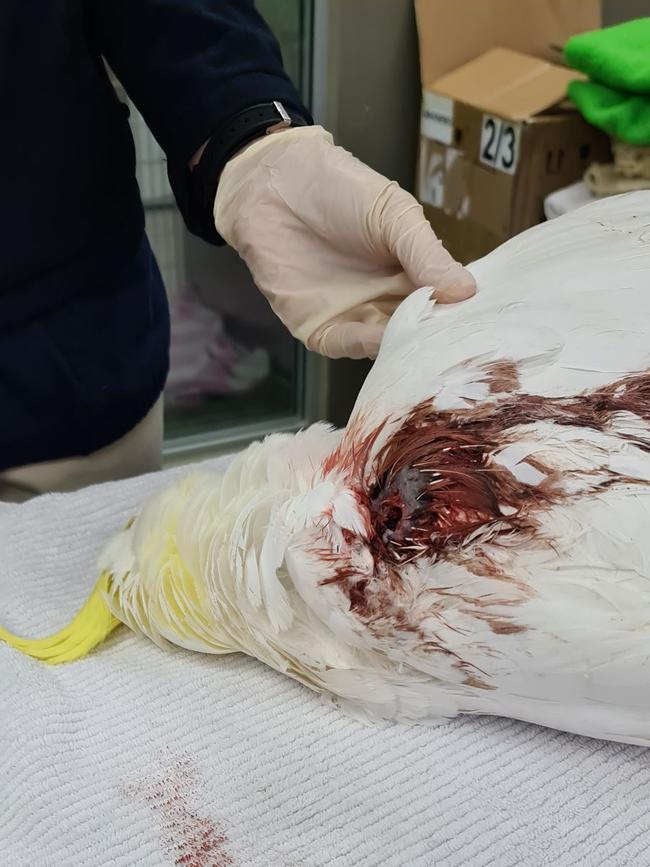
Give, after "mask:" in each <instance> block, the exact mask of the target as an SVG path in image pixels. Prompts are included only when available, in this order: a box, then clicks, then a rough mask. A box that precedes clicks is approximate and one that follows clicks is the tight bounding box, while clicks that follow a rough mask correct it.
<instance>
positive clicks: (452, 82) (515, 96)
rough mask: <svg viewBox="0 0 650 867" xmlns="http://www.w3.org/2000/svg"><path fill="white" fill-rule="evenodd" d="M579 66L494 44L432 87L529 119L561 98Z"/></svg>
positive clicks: (503, 113) (496, 111) (502, 113)
mask: <svg viewBox="0 0 650 867" xmlns="http://www.w3.org/2000/svg"><path fill="white" fill-rule="evenodd" d="M579 77H580V75H579V73H577V72H575V70H571V69H565V68H564V67H561V66H555V65H554V64H552V63H547V62H546V61H544V60H538V59H537V58H535V57H530V56H529V55H527V54H520V53H519V52H517V51H511V50H510V49H507V48H493V49H492V50H491V51H487V52H486V53H485V54H482V55H481V56H480V57H478V58H477V59H476V60H472V61H471V62H470V63H466V64H465V65H464V66H461V67H460V69H456V70H454V71H453V72H450V73H448V74H447V75H443V76H442V78H439V79H438V80H437V81H435V82H434V83H433V84H432V85H431V86H430V87H429V88H427V89H429V90H433V91H435V92H436V93H440V94H442V95H443V96H448V97H451V99H454V100H458V101H460V102H464V103H467V104H468V105H471V106H473V107H474V108H479V109H481V110H482V111H486V112H489V113H490V114H496V115H498V116H499V117H506V118H508V119H510V120H526V119H527V118H529V117H532V116H533V115H536V114H539V113H540V112H543V111H545V110H546V109H549V108H551V107H552V106H554V105H556V104H557V103H559V102H561V100H563V99H564V98H565V97H566V92H567V87H568V84H569V82H570V81H572V80H573V79H575V78H579Z"/></svg>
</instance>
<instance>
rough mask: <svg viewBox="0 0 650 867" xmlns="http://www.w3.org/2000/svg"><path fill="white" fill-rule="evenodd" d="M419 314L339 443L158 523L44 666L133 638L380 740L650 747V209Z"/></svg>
mask: <svg viewBox="0 0 650 867" xmlns="http://www.w3.org/2000/svg"><path fill="white" fill-rule="evenodd" d="M470 270H471V271H472V273H473V274H474V276H475V278H476V281H477V284H478V293H477V295H476V296H475V297H474V298H472V299H471V300H469V301H466V302H464V303H462V304H458V305H453V306H442V305H435V304H434V302H433V301H432V297H431V291H430V290H429V289H426V288H423V289H420V290H418V291H416V292H415V293H414V294H412V295H411V296H410V297H408V298H407V299H406V300H405V301H404V302H403V303H402V305H401V306H400V307H399V309H398V310H397V312H396V313H395V315H394V316H393V318H392V320H391V321H390V323H389V326H388V328H387V331H386V333H385V337H384V340H383V343H382V346H381V351H380V354H379V357H378V359H377V361H376V363H375V365H374V367H373V369H372V372H371V373H370V375H369V377H368V379H367V381H366V383H365V385H364V387H363V389H362V390H361V393H360V395H359V398H358V401H357V404H356V407H355V409H354V412H353V414H352V417H351V420H350V423H349V425H348V426H347V428H346V430H345V431H336V430H332V429H330V428H328V427H326V426H325V425H322V424H317V425H315V426H313V427H311V428H309V429H308V430H305V431H304V432H302V433H299V434H297V435H295V436H292V435H274V436H271V437H269V438H268V439H266V440H265V441H264V442H262V443H257V444H255V445H253V446H251V447H250V448H249V449H248V450H246V451H245V452H243V453H242V454H241V455H239V456H238V457H237V458H236V459H235V460H234V461H233V462H232V463H231V465H230V466H229V468H228V470H227V471H226V472H225V474H223V475H219V474H217V473H214V472H211V471H207V470H201V469H200V468H199V469H197V470H195V471H194V472H192V473H191V474H190V475H188V476H187V477H183V478H181V479H180V480H178V481H174V482H173V483H172V484H170V485H169V486H168V487H167V488H166V489H164V490H162V491H161V492H160V493H157V494H156V495H155V496H153V497H152V498H151V499H150V500H149V501H147V502H145V503H144V504H143V506H142V508H141V509H140V511H139V513H138V514H137V516H136V517H135V518H134V519H133V520H132V521H131V522H130V523H129V526H128V527H127V528H126V529H125V530H124V531H123V532H121V533H120V534H119V535H118V536H117V537H115V538H114V539H112V540H111V541H110V542H109V544H108V545H107V547H106V548H105V550H104V551H103V553H102V554H101V556H100V558H99V571H100V573H101V576H102V577H101V579H100V582H99V584H98V587H97V589H96V591H95V593H94V595H93V597H92V598H91V600H89V602H88V603H87V605H86V607H85V608H84V609H83V610H82V611H81V612H80V614H79V615H78V617H77V619H76V620H75V621H74V622H73V624H72V625H71V626H70V627H68V628H67V629H66V630H64V631H63V632H62V633H60V634H59V635H57V636H54V637H52V638H50V639H45V640H43V641H40V642H38V641H29V640H26V641H21V640H19V639H16V638H15V637H13V636H9V635H8V634H7V633H4V634H3V637H4V638H5V639H6V640H8V641H11V643H13V644H15V645H16V646H19V647H21V648H22V649H23V650H24V651H25V652H27V653H31V654H32V655H34V656H40V657H41V658H44V659H47V660H49V661H51V662H57V661H63V660H66V659H71V658H75V657H78V656H80V655H82V654H83V653H85V652H87V651H89V650H90V649H91V648H92V647H93V646H94V645H96V644H97V643H99V641H100V640H101V639H102V638H103V637H104V636H105V635H106V634H107V633H108V632H109V631H110V629H112V628H113V626H115V625H116V624H117V623H119V622H122V623H125V624H126V625H127V626H128V627H130V628H131V629H132V630H133V631H134V632H137V633H140V634H142V635H144V636H146V637H147V638H149V639H151V640H152V641H154V642H156V643H157V644H159V645H161V646H165V645H166V644H167V643H171V644H173V645H178V646H180V647H183V648H187V649H188V650H193V651H199V652H203V653H214V654H222V653H232V652H238V651H240V652H243V653H247V654H250V655H251V656H254V657H256V658H257V659H259V660H261V661H262V662H265V663H266V664H267V665H269V666H271V667H272V668H274V669H277V670H278V671H281V672H284V673H285V674H287V675H289V676H291V677H293V678H296V679H297V680H299V681H301V682H302V683H304V684H305V685H307V686H308V687H310V688H311V689H313V690H316V691H318V692H320V693H322V694H324V695H326V696H328V697H333V699H334V700H335V701H336V702H337V703H338V704H339V705H340V706H341V707H343V708H345V709H347V710H348V711H350V712H352V713H354V714H356V715H357V716H363V717H365V718H371V719H379V718H381V719H391V720H400V721H402V722H413V723H427V722H431V721H435V720H440V719H441V718H449V717H454V716H456V715H457V714H463V713H470V714H478V713H480V714H496V715H501V716H508V717H513V718H516V719H520V720H527V721H530V722H533V723H538V724H541V725H545V726H551V727H554V728H557V729H563V730H567V731H571V732H576V733H581V734H585V735H589V736H592V737H598V738H606V739H611V740H619V741H627V742H631V743H640V744H650V689H648V681H647V673H648V671H650V193H648V192H645V193H634V194H629V195H626V196H619V197H615V198H611V199H607V200H604V201H600V202H597V203H594V204H591V205H588V206H586V207H584V208H582V209H580V210H578V211H575V212H573V213H571V214H568V215H565V216H563V217H560V218H558V219H556V220H554V221H552V222H550V223H546V224H544V225H541V226H538V227H536V228H534V229H531V230H529V231H527V232H525V233H523V234H522V235H520V236H518V237H516V238H514V239H513V240H511V241H509V242H507V243H506V244H504V245H503V246H502V247H500V248H499V249H498V250H497V251H495V252H494V253H492V254H490V255H489V256H487V257H486V258H484V259H482V260H480V261H478V262H476V263H474V264H473V265H472V266H471V268H470Z"/></svg>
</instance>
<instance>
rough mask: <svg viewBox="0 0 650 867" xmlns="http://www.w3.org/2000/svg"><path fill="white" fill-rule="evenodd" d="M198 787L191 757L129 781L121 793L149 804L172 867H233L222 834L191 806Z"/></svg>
mask: <svg viewBox="0 0 650 867" xmlns="http://www.w3.org/2000/svg"><path fill="white" fill-rule="evenodd" d="M201 787H202V779H201V773H200V771H199V769H198V768H197V767H196V765H195V764H194V763H193V762H192V760H191V759H189V758H181V759H177V760H175V761H173V762H172V764H171V765H170V766H168V767H167V768H165V769H164V770H163V771H162V772H160V773H158V774H155V775H152V776H151V777H149V778H147V779H142V780H139V781H138V782H137V783H130V784H129V785H128V786H127V787H125V790H124V792H125V794H126V795H127V797H129V798H130V799H133V798H140V799H143V800H144V801H145V802H146V803H147V805H148V806H149V807H150V809H151V811H152V813H153V815H154V816H155V818H156V820H157V825H158V827H159V831H160V834H161V837H162V842H163V845H164V847H165V849H166V851H167V852H168V853H169V855H170V856H171V857H172V858H173V859H174V861H173V863H174V865H175V867H235V862H234V861H233V859H232V856H231V855H230V854H229V852H228V849H227V844H228V840H227V838H226V835H225V834H224V833H223V832H222V831H221V830H220V829H219V827H218V824H217V822H215V821H214V820H213V819H212V818H210V817H209V816H205V815H201V814H200V813H199V812H198V810H196V809H195V808H194V806H193V803H194V804H195V803H196V801H197V800H198V795H199V793H200V789H201Z"/></svg>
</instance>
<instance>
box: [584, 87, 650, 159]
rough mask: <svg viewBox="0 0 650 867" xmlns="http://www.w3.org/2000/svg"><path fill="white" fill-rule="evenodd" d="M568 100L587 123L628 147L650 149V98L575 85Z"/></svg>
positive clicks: (607, 88)
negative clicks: (635, 146)
mask: <svg viewBox="0 0 650 867" xmlns="http://www.w3.org/2000/svg"><path fill="white" fill-rule="evenodd" d="M569 99H570V100H571V102H573V103H574V105H575V106H576V107H577V109H578V111H579V112H580V114H581V115H582V116H583V117H584V119H585V120H586V121H587V122H588V123H591V124H593V125H594V126H597V127H598V128H599V129H602V130H605V132H606V133H608V134H609V135H611V136H612V137H613V138H616V139H619V140H620V141H623V142H626V144H630V145H637V146H639V147H643V146H644V145H650V96H641V95H640V94H636V93H625V92H624V91H622V90H612V88H611V87H605V85H604V84H597V83H596V82H594V81H572V82H571V83H570V84H569Z"/></svg>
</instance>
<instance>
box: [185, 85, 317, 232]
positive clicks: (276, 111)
mask: <svg viewBox="0 0 650 867" xmlns="http://www.w3.org/2000/svg"><path fill="white" fill-rule="evenodd" d="M307 125H308V122H307V120H306V119H305V118H304V117H303V115H301V114H299V113H298V112H295V111H293V110H292V109H288V108H285V106H284V105H283V104H282V103H281V102H277V101H274V102H265V103H260V104H259V105H253V106H251V107H250V108H246V109H244V110H243V111H240V112H239V113H238V114H236V115H234V116H233V117H232V118H230V119H229V121H228V123H227V124H224V126H222V127H221V128H219V129H217V130H216V131H215V132H214V133H213V134H212V136H211V137H210V138H209V140H208V142H207V144H206V146H205V148H204V150H203V153H202V154H201V158H200V159H199V161H198V163H197V165H196V166H195V167H194V168H193V169H191V170H190V169H187V172H188V174H189V178H188V181H189V184H188V186H189V190H188V192H189V198H190V202H189V203H188V204H189V212H190V213H189V214H188V215H187V217H190V218H191V222H192V224H193V225H191V226H190V224H189V222H188V226H189V227H190V229H192V230H193V231H196V232H197V234H199V235H201V236H202V237H206V235H205V232H207V233H208V235H210V236H214V238H218V236H217V235H216V230H215V228H214V220H213V216H212V211H213V208H214V199H215V196H216V194H217V186H218V184H219V178H220V176H221V173H222V171H223V169H224V167H225V165H226V163H227V162H228V160H229V159H230V158H231V157H232V156H234V154H236V153H237V151H240V150H241V149H242V148H244V147H246V145H247V144H250V143H251V142H252V141H254V140H255V139H258V138H261V137H262V136H264V135H270V134H272V133H274V132H279V131H280V130H283V129H289V127H297V126H307ZM187 217H186V220H187ZM197 221H198V223H197ZM197 230H198V231H197ZM214 238H212V240H214Z"/></svg>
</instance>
